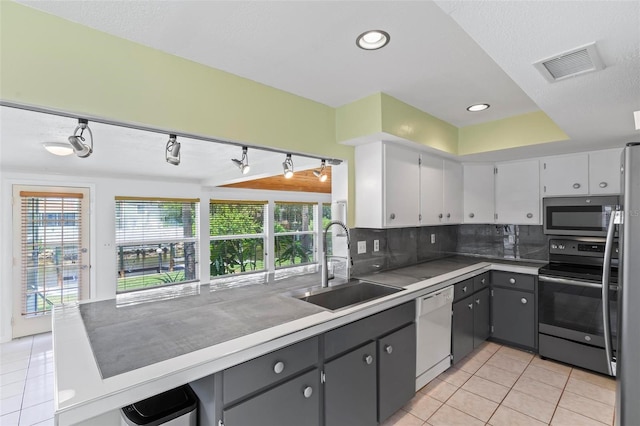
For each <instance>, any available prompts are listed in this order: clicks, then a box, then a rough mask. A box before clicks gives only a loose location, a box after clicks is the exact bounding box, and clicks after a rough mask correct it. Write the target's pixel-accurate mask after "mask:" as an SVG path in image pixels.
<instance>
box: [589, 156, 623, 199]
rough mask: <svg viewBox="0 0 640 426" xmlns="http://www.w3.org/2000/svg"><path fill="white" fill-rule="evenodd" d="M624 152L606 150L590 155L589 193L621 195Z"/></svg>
mask: <svg viewBox="0 0 640 426" xmlns="http://www.w3.org/2000/svg"><path fill="white" fill-rule="evenodd" d="M621 156H622V150H620V149H606V150H604V151H594V152H590V153H589V192H591V193H592V194H598V195H600V194H619V193H620V178H621V173H620V168H621V163H622V158H621Z"/></svg>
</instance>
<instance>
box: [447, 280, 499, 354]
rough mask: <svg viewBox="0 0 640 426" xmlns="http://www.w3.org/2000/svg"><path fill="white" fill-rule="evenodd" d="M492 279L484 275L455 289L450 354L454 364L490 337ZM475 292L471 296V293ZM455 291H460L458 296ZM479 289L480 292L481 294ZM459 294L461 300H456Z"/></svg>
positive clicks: (459, 284)
mask: <svg viewBox="0 0 640 426" xmlns="http://www.w3.org/2000/svg"><path fill="white" fill-rule="evenodd" d="M488 282H489V275H488V273H486V272H485V273H483V274H481V275H478V276H476V277H474V278H470V279H468V280H465V281H462V282H460V283H457V284H456V285H455V287H454V300H455V301H454V303H453V314H452V315H453V317H452V321H451V354H452V355H453V361H452V362H453V364H456V363H457V362H458V361H460V360H461V359H463V358H464V357H465V356H467V355H468V354H469V353H471V351H472V350H473V349H474V348H477V347H478V346H480V344H481V343H482V342H484V341H485V340H487V339H488V338H489V336H490V335H491V323H490V320H491V298H490V292H489V288H488V287H487V286H488ZM471 288H474V289H475V290H476V291H475V293H473V294H471V295H467V296H466V297H464V298H463V299H459V297H462V296H464V295H466V294H469V289H471ZM456 289H458V290H459V291H457V292H456ZM478 289H479V291H478ZM456 294H458V299H457V300H456V296H455V295H456Z"/></svg>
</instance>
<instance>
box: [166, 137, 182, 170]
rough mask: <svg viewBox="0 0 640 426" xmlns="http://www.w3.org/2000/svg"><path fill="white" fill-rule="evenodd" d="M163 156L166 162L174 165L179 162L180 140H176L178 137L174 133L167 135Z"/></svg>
mask: <svg viewBox="0 0 640 426" xmlns="http://www.w3.org/2000/svg"><path fill="white" fill-rule="evenodd" d="M164 158H165V160H166V161H167V163H169V164H173V165H174V166H177V165H179V164H180V142H178V137H177V136H176V135H169V140H168V141H167V148H166V149H165V153H164Z"/></svg>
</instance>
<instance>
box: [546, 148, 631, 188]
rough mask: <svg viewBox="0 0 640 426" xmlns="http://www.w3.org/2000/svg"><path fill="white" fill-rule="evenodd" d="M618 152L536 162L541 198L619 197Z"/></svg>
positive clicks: (562, 156)
mask: <svg viewBox="0 0 640 426" xmlns="http://www.w3.org/2000/svg"><path fill="white" fill-rule="evenodd" d="M621 153H622V151H621V150H620V149H607V150H603V151H592V152H583V153H580V154H572V155H558V156H554V157H545V158H541V159H540V192H541V194H542V197H553V196H558V195H563V196H564V195H588V194H590V195H600V194H618V193H620V155H621Z"/></svg>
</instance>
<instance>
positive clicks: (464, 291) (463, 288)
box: [462, 285, 467, 293]
mask: <svg viewBox="0 0 640 426" xmlns="http://www.w3.org/2000/svg"><path fill="white" fill-rule="evenodd" d="M462 292H463V293H466V292H467V286H466V285H465V286H464V287H462Z"/></svg>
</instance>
